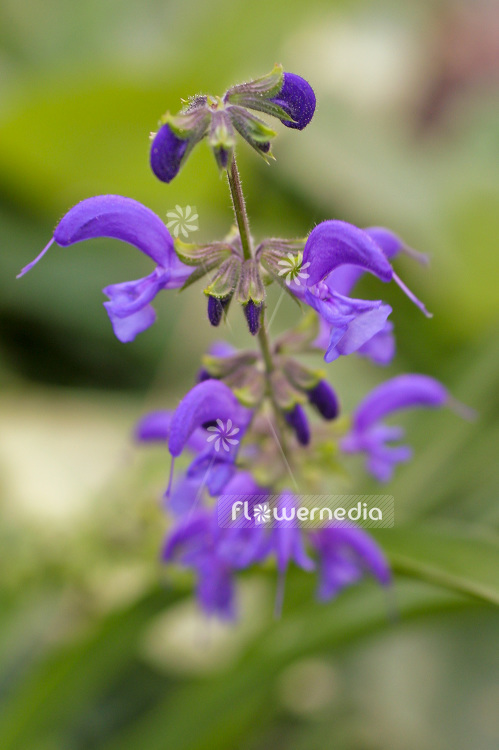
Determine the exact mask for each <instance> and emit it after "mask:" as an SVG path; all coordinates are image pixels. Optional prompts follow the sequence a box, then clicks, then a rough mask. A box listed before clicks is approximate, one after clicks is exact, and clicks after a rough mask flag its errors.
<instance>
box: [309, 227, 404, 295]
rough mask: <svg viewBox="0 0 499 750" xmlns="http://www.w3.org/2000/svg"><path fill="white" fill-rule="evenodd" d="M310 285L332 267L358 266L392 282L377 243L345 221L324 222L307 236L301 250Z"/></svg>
mask: <svg viewBox="0 0 499 750" xmlns="http://www.w3.org/2000/svg"><path fill="white" fill-rule="evenodd" d="M305 263H310V265H309V266H308V268H307V272H308V274H309V278H308V279H307V280H306V284H307V286H313V285H314V284H317V283H318V282H319V281H321V280H322V279H323V278H324V277H325V276H328V275H329V274H330V273H331V272H332V271H334V269H335V268H338V267H339V266H341V265H344V264H348V265H353V266H359V267H360V268H363V269H364V270H366V271H369V272H370V273H372V274H374V275H375V276H377V277H378V278H379V279H381V280H382V281H385V282H388V281H391V279H392V277H393V271H392V267H391V266H390V263H389V262H388V260H387V259H386V257H385V255H384V254H383V252H382V251H381V249H380V248H379V247H378V245H377V244H376V242H374V240H373V239H372V238H371V237H370V236H369V235H368V234H366V232H364V231H362V229H358V227H355V226H354V225H353V224H348V223H347V222H346V221H337V220H331V221H323V222H322V223H321V224H319V225H318V226H316V227H315V229H313V230H312V231H311V233H310V234H309V236H308V239H307V242H306V244H305V249H304V251H303V265H305Z"/></svg>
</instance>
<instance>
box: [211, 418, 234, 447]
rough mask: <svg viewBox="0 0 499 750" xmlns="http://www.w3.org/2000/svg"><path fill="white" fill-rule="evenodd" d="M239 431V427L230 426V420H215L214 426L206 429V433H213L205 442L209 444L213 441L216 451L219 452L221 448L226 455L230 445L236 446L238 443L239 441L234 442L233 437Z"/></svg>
mask: <svg viewBox="0 0 499 750" xmlns="http://www.w3.org/2000/svg"><path fill="white" fill-rule="evenodd" d="M239 431H240V430H239V427H233V426H232V420H231V419H228V420H227V422H223V421H222V420H221V419H217V424H216V426H215V425H212V426H211V427H208V432H213V435H210V436H209V437H208V438H207V440H208V442H209V443H211V441H212V440H214V441H215V450H216V451H220V450H222V448H223V450H224V451H226V452H227V453H228V452H229V451H230V446H231V445H237V444H238V443H239V440H236V438H235V437H234V435H237V433H238V432H239Z"/></svg>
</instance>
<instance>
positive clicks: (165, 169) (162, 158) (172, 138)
mask: <svg viewBox="0 0 499 750" xmlns="http://www.w3.org/2000/svg"><path fill="white" fill-rule="evenodd" d="M188 146H189V139H188V138H179V137H178V135H175V133H174V132H173V130H172V129H171V128H170V126H169V125H168V124H166V125H163V126H162V127H161V128H160V129H159V131H158V132H157V133H156V136H155V138H154V140H153V142H152V146H151V169H152V171H153V172H154V174H155V175H156V177H157V178H158V180H161V181H162V182H171V181H172V180H173V178H174V177H175V176H176V175H177V174H178V172H179V170H180V167H181V165H182V159H183V158H184V156H185V153H186V151H187V148H188Z"/></svg>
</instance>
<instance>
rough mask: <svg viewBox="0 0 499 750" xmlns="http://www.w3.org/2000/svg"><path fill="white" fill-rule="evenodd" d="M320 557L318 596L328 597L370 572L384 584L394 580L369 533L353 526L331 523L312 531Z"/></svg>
mask: <svg viewBox="0 0 499 750" xmlns="http://www.w3.org/2000/svg"><path fill="white" fill-rule="evenodd" d="M310 541H311V542H312V545H313V546H314V547H315V549H316V550H317V553H318V555H319V559H320V583H319V592H318V596H319V599H321V600H322V601H327V600H328V599H332V598H333V597H335V596H336V595H337V594H338V593H339V592H340V591H341V590H342V589H343V588H345V587H346V586H351V585H353V584H355V583H357V582H358V581H360V579H361V578H362V577H363V576H364V575H365V574H366V573H371V574H372V575H373V576H374V577H375V578H377V580H378V581H379V582H380V583H381V584H382V585H383V586H387V585H388V584H389V583H390V581H391V573H390V568H389V566H388V563H387V561H386V559H385V557H384V555H383V553H382V551H381V550H380V548H379V547H378V545H377V544H376V542H375V541H374V540H373V539H372V537H371V536H369V534H367V533H366V532H365V531H363V530H362V529H358V528H356V527H354V526H341V527H340V526H328V527H326V528H324V529H320V530H319V531H317V532H314V533H313V534H311V535H310Z"/></svg>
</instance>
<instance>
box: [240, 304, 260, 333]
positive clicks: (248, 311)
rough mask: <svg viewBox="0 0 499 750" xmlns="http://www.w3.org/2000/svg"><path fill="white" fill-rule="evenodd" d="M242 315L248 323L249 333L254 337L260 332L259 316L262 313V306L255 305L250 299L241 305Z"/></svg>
mask: <svg viewBox="0 0 499 750" xmlns="http://www.w3.org/2000/svg"><path fill="white" fill-rule="evenodd" d="M243 310H244V315H245V316H246V321H247V323H248V328H249V332H250V333H251V335H252V336H256V334H257V333H258V331H259V330H260V316H261V312H262V305H257V304H256V303H255V302H253V300H252V299H250V301H249V302H248V303H247V304H246V305H243Z"/></svg>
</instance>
